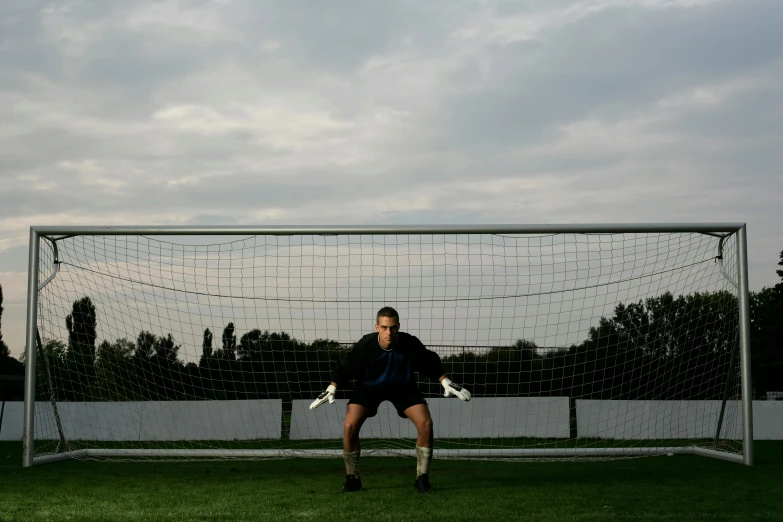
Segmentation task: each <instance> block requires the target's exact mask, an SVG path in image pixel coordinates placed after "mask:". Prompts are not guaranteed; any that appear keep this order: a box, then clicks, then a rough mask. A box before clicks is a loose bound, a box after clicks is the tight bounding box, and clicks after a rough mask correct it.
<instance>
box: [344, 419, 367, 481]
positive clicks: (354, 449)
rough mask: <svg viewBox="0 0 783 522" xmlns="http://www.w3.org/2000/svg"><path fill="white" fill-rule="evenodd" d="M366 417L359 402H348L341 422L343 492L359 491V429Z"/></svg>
mask: <svg viewBox="0 0 783 522" xmlns="http://www.w3.org/2000/svg"><path fill="white" fill-rule="evenodd" d="M366 419H367V408H365V407H364V406H361V405H359V404H349V405H348V411H347V412H346V414H345V423H344V424H343V460H344V461H345V475H346V477H345V486H344V487H343V492H351V491H359V490H360V489H362V482H361V479H360V478H359V455H360V447H359V430H361V429H362V424H364V421H365V420H366Z"/></svg>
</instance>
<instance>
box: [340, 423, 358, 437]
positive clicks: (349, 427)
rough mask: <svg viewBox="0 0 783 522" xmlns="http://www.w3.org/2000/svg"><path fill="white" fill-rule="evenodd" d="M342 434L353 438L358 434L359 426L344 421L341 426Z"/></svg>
mask: <svg viewBox="0 0 783 522" xmlns="http://www.w3.org/2000/svg"><path fill="white" fill-rule="evenodd" d="M343 432H344V433H345V434H346V435H348V436H349V437H351V438H354V437H356V435H357V434H358V433H359V426H358V424H357V423H355V422H353V421H350V420H347V419H346V421H345V423H344V424H343Z"/></svg>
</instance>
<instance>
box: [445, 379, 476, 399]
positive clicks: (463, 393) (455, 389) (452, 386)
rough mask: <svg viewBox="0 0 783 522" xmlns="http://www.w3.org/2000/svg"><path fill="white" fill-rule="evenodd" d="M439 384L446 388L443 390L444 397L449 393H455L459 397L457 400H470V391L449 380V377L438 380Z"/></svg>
mask: <svg viewBox="0 0 783 522" xmlns="http://www.w3.org/2000/svg"><path fill="white" fill-rule="evenodd" d="M440 384H441V386H443V389H444V390H446V391H445V392H443V396H444V397H448V396H450V395H456V396H457V397H459V400H461V401H469V400H470V392H469V391H468V390H466V389H465V388H463V387H462V386H460V385H459V384H457V383H455V382H451V379H448V378H446V379H443V380H442V381H440Z"/></svg>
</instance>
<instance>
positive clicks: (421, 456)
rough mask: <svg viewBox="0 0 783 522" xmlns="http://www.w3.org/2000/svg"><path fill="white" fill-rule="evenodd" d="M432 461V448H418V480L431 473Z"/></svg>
mask: <svg viewBox="0 0 783 522" xmlns="http://www.w3.org/2000/svg"><path fill="white" fill-rule="evenodd" d="M431 460H432V448H424V447H422V446H416V478H419V477H420V476H422V475H426V474H427V473H429V472H430V461H431Z"/></svg>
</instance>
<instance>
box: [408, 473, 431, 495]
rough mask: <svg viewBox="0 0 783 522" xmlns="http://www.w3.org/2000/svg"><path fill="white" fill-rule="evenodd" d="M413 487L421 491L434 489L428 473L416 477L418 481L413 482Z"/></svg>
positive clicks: (425, 491)
mask: <svg viewBox="0 0 783 522" xmlns="http://www.w3.org/2000/svg"><path fill="white" fill-rule="evenodd" d="M413 487H414V488H415V489H416V491H418V492H419V493H429V492H430V490H431V489H432V485H431V484H430V476H429V475H428V474H426V473H425V474H424V475H419V477H418V478H417V479H416V482H414V483H413Z"/></svg>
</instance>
